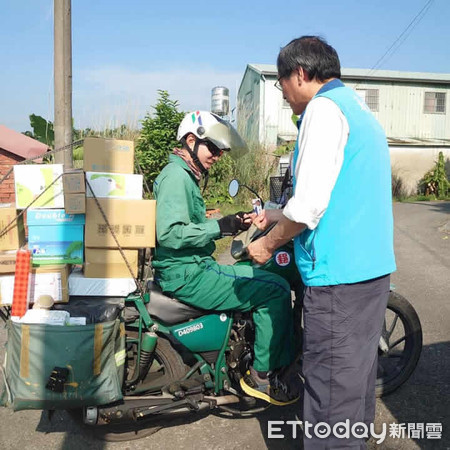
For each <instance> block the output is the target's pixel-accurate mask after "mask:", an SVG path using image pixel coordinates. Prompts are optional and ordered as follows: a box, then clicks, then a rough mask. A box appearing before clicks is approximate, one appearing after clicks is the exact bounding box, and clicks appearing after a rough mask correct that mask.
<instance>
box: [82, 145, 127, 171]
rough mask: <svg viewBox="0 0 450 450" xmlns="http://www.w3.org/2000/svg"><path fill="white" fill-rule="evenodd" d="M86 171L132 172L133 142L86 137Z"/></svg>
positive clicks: (84, 161)
mask: <svg viewBox="0 0 450 450" xmlns="http://www.w3.org/2000/svg"><path fill="white" fill-rule="evenodd" d="M83 169H84V170H85V171H86V172H113V173H133V172H134V142H133V141H122V140H118V139H104V138H97V137H88V138H85V140H84V160H83Z"/></svg>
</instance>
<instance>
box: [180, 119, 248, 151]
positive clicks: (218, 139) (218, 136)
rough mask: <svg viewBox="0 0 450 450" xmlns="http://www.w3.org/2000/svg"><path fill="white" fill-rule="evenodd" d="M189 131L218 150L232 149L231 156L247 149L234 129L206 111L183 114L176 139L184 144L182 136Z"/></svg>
mask: <svg viewBox="0 0 450 450" xmlns="http://www.w3.org/2000/svg"><path fill="white" fill-rule="evenodd" d="M189 133H192V134H193V135H195V136H196V137H197V138H198V139H200V140H204V141H210V142H212V143H213V144H214V145H215V146H216V147H218V148H219V149H220V150H225V151H232V154H233V156H241V155H243V154H244V153H246V152H247V151H248V147H247V144H246V143H245V142H244V140H243V139H242V138H241V136H240V135H239V133H238V132H237V131H236V129H235V128H234V127H233V126H232V125H231V124H230V123H228V122H226V121H225V120H223V119H222V118H221V117H219V116H217V115H216V114H213V113H211V112H208V111H193V112H190V113H188V114H186V115H185V116H184V119H183V120H182V121H181V124H180V126H179V127H178V133H177V139H178V140H179V141H181V142H182V143H183V144H184V138H185V137H186V135H187V134H189Z"/></svg>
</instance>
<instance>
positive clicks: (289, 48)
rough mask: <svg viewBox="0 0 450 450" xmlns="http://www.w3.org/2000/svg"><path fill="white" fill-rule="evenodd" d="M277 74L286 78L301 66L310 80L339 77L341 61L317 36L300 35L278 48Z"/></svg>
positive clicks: (333, 50)
mask: <svg viewBox="0 0 450 450" xmlns="http://www.w3.org/2000/svg"><path fill="white" fill-rule="evenodd" d="M277 67H278V76H279V77H280V78H287V77H289V76H290V75H291V73H292V72H293V71H294V70H295V69H297V68H298V67H301V68H302V69H303V70H304V71H305V72H306V73H307V74H308V76H309V78H310V79H311V80H314V79H316V80H318V81H325V80H328V79H329V78H341V63H340V62H339V57H338V54H337V52H336V50H335V49H334V48H333V47H332V46H331V45H329V44H327V42H326V41H325V39H322V38H320V37H318V36H302V37H300V38H297V39H294V40H292V41H291V42H289V44H287V45H286V46H285V47H283V48H282V49H281V50H280V53H279V55H278V58H277Z"/></svg>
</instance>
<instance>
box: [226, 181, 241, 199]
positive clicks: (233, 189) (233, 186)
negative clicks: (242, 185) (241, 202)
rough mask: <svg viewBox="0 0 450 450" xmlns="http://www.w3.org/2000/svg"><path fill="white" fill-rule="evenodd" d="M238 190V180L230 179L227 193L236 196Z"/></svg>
mask: <svg viewBox="0 0 450 450" xmlns="http://www.w3.org/2000/svg"><path fill="white" fill-rule="evenodd" d="M238 192H239V181H238V180H236V179H235V180H231V181H230V184H229V185H228V194H229V195H230V197H236V195H237V193H238Z"/></svg>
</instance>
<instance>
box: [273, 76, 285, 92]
mask: <svg viewBox="0 0 450 450" xmlns="http://www.w3.org/2000/svg"><path fill="white" fill-rule="evenodd" d="M281 78H282V77H278V80H277V81H275V87H276V88H277V89H278V90H280V91H283V87H282V86H281V83H280V80H281Z"/></svg>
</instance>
